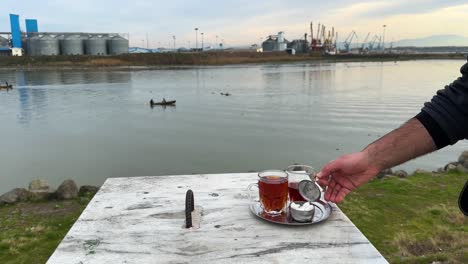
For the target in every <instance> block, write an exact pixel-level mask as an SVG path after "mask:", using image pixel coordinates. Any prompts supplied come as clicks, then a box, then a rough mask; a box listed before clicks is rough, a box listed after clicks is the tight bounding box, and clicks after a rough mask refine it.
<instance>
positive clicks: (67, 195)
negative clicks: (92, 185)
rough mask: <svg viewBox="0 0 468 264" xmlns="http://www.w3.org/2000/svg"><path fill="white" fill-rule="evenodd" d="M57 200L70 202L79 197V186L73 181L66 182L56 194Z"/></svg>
mask: <svg viewBox="0 0 468 264" xmlns="http://www.w3.org/2000/svg"><path fill="white" fill-rule="evenodd" d="M55 194H56V195H57V199H59V200H69V199H74V198H76V197H78V186H77V185H76V183H75V181H73V180H65V181H64V182H62V184H60V186H59V187H58V189H57V191H56V192H55Z"/></svg>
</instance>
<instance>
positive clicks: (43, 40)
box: [27, 35, 60, 56]
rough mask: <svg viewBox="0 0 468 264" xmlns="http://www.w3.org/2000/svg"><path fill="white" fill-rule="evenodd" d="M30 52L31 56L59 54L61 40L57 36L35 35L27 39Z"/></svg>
mask: <svg viewBox="0 0 468 264" xmlns="http://www.w3.org/2000/svg"><path fill="white" fill-rule="evenodd" d="M27 48H28V49H27V50H28V54H29V55H31V56H44V55H59V54H60V47H59V40H58V39H57V38H56V37H53V36H49V35H43V36H34V37H31V38H29V39H28V41H27Z"/></svg>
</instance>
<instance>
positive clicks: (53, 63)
mask: <svg viewBox="0 0 468 264" xmlns="http://www.w3.org/2000/svg"><path fill="white" fill-rule="evenodd" d="M411 60H466V55H465V54H461V53H454V54H369V55H358V54H340V55H322V54H299V55H294V56H293V55H288V54H285V53H282V52H271V53H254V52H205V53H151V54H148V53H147V54H145V53H141V54H123V55H116V56H89V55H76V56H41V57H29V56H24V57H3V58H1V59H0V70H64V71H65V70H77V69H80V70H96V69H103V70H109V69H111V70H129V71H133V70H140V69H141V70H148V69H155V70H157V69H168V68H169V69H171V68H174V69H184V68H191V67H193V66H227V65H256V64H284V63H297V62H321V63H339V62H387V61H411Z"/></svg>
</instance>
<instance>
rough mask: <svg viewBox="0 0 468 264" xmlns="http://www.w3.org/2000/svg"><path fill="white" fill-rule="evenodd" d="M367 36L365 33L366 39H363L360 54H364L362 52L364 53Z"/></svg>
mask: <svg viewBox="0 0 468 264" xmlns="http://www.w3.org/2000/svg"><path fill="white" fill-rule="evenodd" d="M369 35H370V32H369V33H367V36H366V38H365V39H364V42H362V46H361V50H360V51H359V52H360V53H364V52H365V51H364V48H365V46H366V43H367V40H368V39H369Z"/></svg>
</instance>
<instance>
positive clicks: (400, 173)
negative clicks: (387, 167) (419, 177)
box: [393, 170, 408, 178]
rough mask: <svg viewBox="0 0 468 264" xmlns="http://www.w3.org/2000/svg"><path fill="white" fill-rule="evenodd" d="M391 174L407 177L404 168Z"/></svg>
mask: <svg viewBox="0 0 468 264" xmlns="http://www.w3.org/2000/svg"><path fill="white" fill-rule="evenodd" d="M393 175H395V176H398V177H400V178H406V177H408V173H407V172H406V171H404V170H397V171H395V172H394V173H393Z"/></svg>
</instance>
